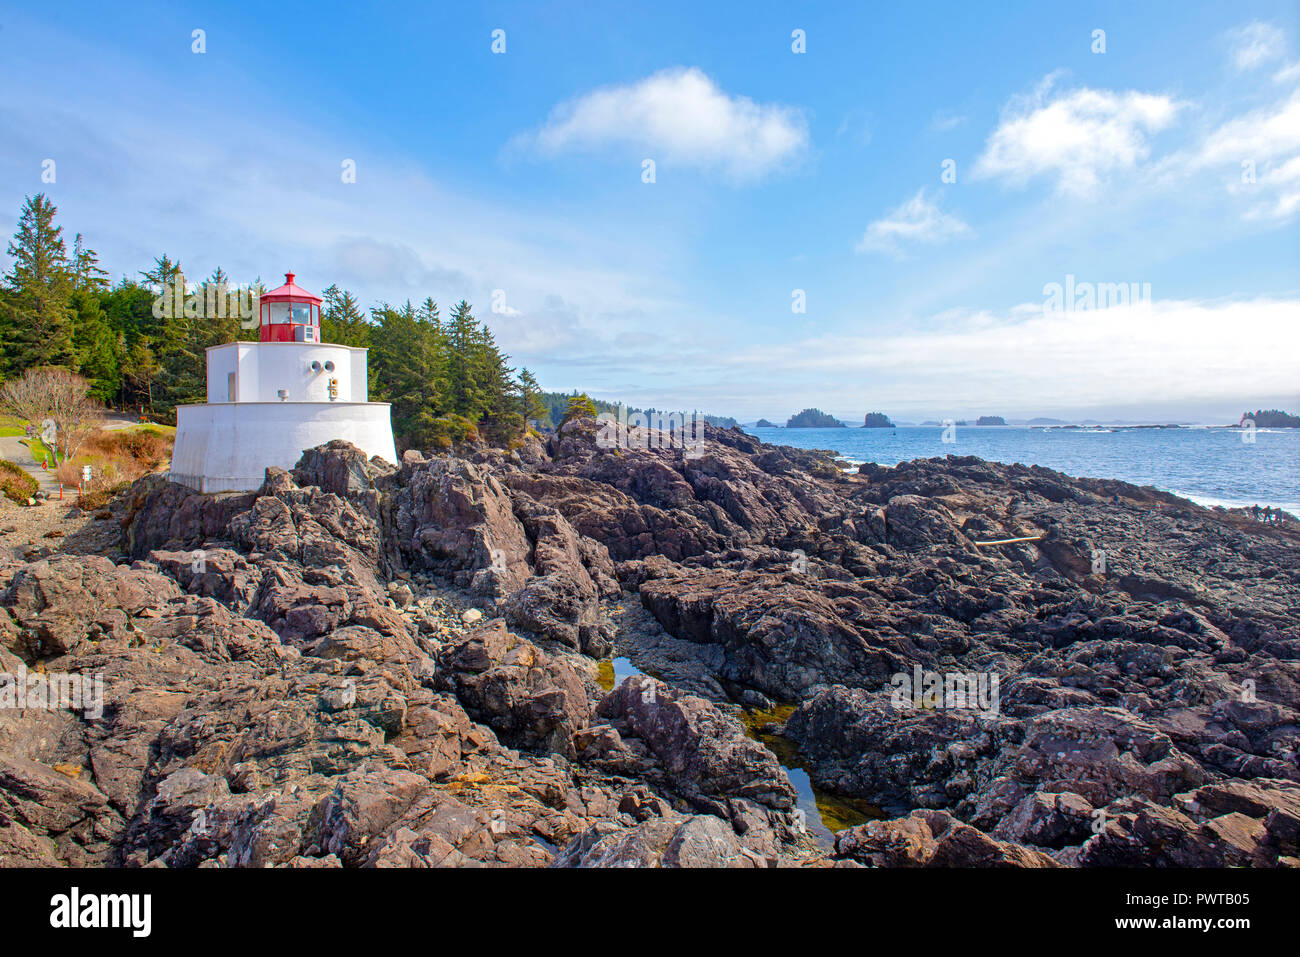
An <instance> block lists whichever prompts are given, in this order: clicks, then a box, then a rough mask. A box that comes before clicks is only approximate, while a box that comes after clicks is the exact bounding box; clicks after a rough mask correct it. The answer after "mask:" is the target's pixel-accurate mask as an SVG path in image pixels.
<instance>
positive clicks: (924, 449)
mask: <svg viewBox="0 0 1300 957" xmlns="http://www.w3.org/2000/svg"><path fill="white" fill-rule="evenodd" d="M745 431H747V432H749V433H750V434H751V435H756V436H758V438H760V439H762V440H763V441H764V442H770V443H772V444H774V445H793V446H795V447H797V448H804V449H831V450H833V451H835V452H837V453H839V454H840V456H842V457H843V458H844V459H846V460H848V461H849V462H853V463H855V464H861V463H863V462H876V463H878V464H880V465H897V464H898V463H899V462H906V461H910V460H912V459H919V458H933V457H936V456H940V457H942V456H944V455H977V456H979V457H980V458H982V459H988V460H989V461H992V462H1006V463H1014V462H1018V463H1020V464H1022V465H1042V466H1046V467H1047V468H1052V469H1056V470H1057V471H1060V472H1064V473H1065V474H1066V475H1071V476H1075V477H1087V478H1114V479H1122V480H1124V481H1126V482H1132V483H1133V484H1134V485H1153V486H1155V487H1156V488H1158V489H1161V490H1163V491H1166V492H1173V493H1175V494H1176V495H1181V496H1183V497H1184V498H1188V499H1191V500H1192V501H1193V502H1196V503H1198V504H1200V505H1207V506H1214V505H1222V506H1224V507H1234V506H1250V505H1259V506H1260V507H1261V508H1263V507H1264V506H1266V505H1271V506H1274V507H1278V506H1280V507H1281V508H1283V509H1285V510H1286V511H1288V512H1290V513H1291V514H1293V515H1297V516H1300V429H1259V430H1256V432H1255V441H1254V442H1253V443H1248V442H1243V441H1242V433H1241V431H1240V430H1238V429H1223V428H1197V427H1193V428H1179V429H1133V428H1113V429H1112V428H1106V427H1099V428H1097V429H1088V430H1083V429H1043V428H1038V427H1017V426H1006V427H1003V426H958V427H957V428H956V435H955V439H956V441H955V442H952V443H945V442H944V441H943V433H944V430H943V428H942V427H938V426H934V427H927V426H909V427H901V428H896V429H862V428H847V429H781V428H776V429H759V428H752V427H748V428H746V429H745Z"/></svg>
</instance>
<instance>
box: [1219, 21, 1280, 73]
mask: <svg viewBox="0 0 1300 957" xmlns="http://www.w3.org/2000/svg"><path fill="white" fill-rule="evenodd" d="M1228 37H1229V39H1230V41H1231V43H1232V62H1233V65H1235V66H1236V68H1237V69H1238V70H1253V69H1255V68H1256V67H1258V66H1260V65H1261V64H1263V63H1267V62H1268V61H1269V60H1275V59H1277V58H1278V57H1279V56H1281V55H1282V52H1283V50H1284V49H1285V46H1286V43H1285V39H1284V37H1283V36H1282V31H1281V30H1279V29H1278V28H1277V27H1275V26H1273V25H1271V24H1268V23H1260V22H1259V21H1258V20H1255V21H1253V22H1251V23H1247V24H1246V25H1245V26H1241V27H1237V28H1236V29H1235V30H1230V31H1229V32H1228Z"/></svg>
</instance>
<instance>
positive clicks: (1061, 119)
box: [974, 75, 1182, 194]
mask: <svg viewBox="0 0 1300 957" xmlns="http://www.w3.org/2000/svg"><path fill="white" fill-rule="evenodd" d="M1055 81H1056V76H1055V75H1050V76H1048V77H1046V78H1045V79H1044V80H1043V81H1042V83H1040V84H1039V86H1038V88H1037V89H1036V90H1035V91H1034V92H1033V93H1032V94H1030V95H1028V96H1022V97H1016V98H1014V99H1013V100H1012V101H1011V102H1010V103H1009V104H1008V106H1007V108H1006V110H1005V111H1004V113H1003V116H1002V119H1001V121H1000V122H999V124H998V126H997V128H996V129H994V131H993V133H992V134H991V135H990V136H989V138H988V142H987V143H986V144H985V147H984V152H983V154H982V155H981V156H980V157H979V159H978V160H977V161H976V164H975V172H974V175H975V176H976V177H977V178H998V179H1004V180H1007V181H1009V182H1011V183H1014V184H1017V185H1021V184H1024V183H1025V182H1027V181H1029V180H1030V179H1033V178H1034V177H1037V176H1045V177H1050V178H1054V179H1055V180H1056V184H1057V188H1058V190H1060V191H1061V192H1065V193H1076V194H1078V193H1086V192H1088V191H1090V190H1092V189H1095V188H1097V187H1098V186H1099V185H1100V184H1101V183H1102V182H1103V181H1104V180H1105V179H1106V178H1107V177H1108V176H1110V175H1112V174H1114V173H1117V172H1122V171H1126V170H1133V169H1135V168H1136V167H1137V166H1138V165H1139V164H1141V163H1143V162H1144V161H1145V160H1146V159H1147V157H1148V156H1149V155H1150V151H1151V147H1150V143H1149V140H1148V137H1149V135H1150V134H1151V133H1154V132H1157V131H1159V130H1162V129H1164V128H1165V127H1167V126H1169V125H1170V124H1171V123H1172V122H1173V120H1174V117H1175V115H1176V114H1177V112H1178V110H1179V108H1180V107H1181V105H1182V104H1180V103H1178V102H1177V101H1175V100H1173V99H1172V98H1170V97H1168V96H1164V95H1161V94H1153V93H1138V92H1134V91H1128V92H1124V93H1116V92H1113V91H1111V90H1093V89H1089V88H1087V87H1081V88H1079V89H1075V90H1070V91H1064V92H1060V93H1057V92H1055V91H1054V89H1053V88H1054V86H1055Z"/></svg>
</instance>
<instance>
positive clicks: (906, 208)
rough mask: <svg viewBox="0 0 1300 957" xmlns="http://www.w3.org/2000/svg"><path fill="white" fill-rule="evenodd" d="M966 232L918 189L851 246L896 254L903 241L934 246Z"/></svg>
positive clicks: (871, 226)
mask: <svg viewBox="0 0 1300 957" xmlns="http://www.w3.org/2000/svg"><path fill="white" fill-rule="evenodd" d="M970 231H971V228H970V227H969V226H967V225H966V224H965V223H964V222H962V221H961V220H960V219H959V218H957V217H956V216H953V215H952V214H950V213H945V212H943V211H942V210H940V209H939V206H938V204H937V203H934V202H931V201H930V200H929V199H927V198H926V195H925V190H924V189H919V190H917V192H916V195H915V196H913V197H912V198H911V199H909V200H908V201H907V202H905V203H903V204H902V205H900V206H898V207H896V208H895V209H893V210H890V212H889V213H887V214H886V215H885V216H884V217H883V218H882V219H878V220H876V221H875V222H874V223H872V224H871V225H870V226H868V227H867V231H866V232H865V233H863V234H862V238H861V239H860V240H858V244H857V246H855V247H854V248H855V249H856V250H857V251H858V252H860V253H871V252H883V253H888V254H889V255H892V256H895V257H898V256H901V255H902V245H903V244H908V243H926V244H929V245H936V244H939V243H946V242H948V241H949V240H951V239H955V238H956V237H958V236H965V235H967V234H969V233H970Z"/></svg>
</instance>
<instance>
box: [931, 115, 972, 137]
mask: <svg viewBox="0 0 1300 957" xmlns="http://www.w3.org/2000/svg"><path fill="white" fill-rule="evenodd" d="M965 122H966V117H964V116H960V115H958V114H956V113H949V112H947V111H946V110H940V111H939V112H938V113H936V114H934V116H933V117H931V119H930V130H931V132H934V133H947V132H949V131H950V130H955V129H956V128H957V127H959V126H961V125H962V124H964V123H965Z"/></svg>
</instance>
